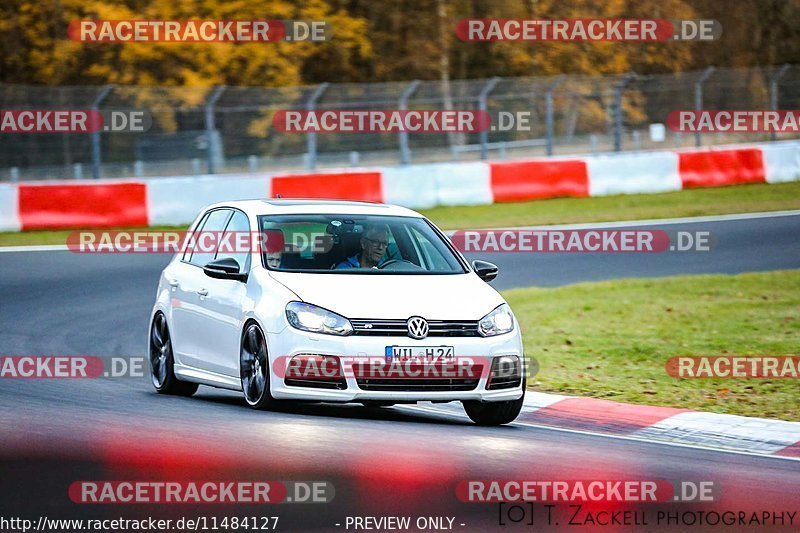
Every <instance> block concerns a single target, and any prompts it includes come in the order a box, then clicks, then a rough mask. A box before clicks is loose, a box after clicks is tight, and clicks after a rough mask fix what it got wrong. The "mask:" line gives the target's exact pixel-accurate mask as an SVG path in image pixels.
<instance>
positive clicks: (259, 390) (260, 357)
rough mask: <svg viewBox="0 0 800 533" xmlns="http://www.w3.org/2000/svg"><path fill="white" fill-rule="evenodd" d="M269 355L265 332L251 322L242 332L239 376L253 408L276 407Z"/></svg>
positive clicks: (245, 397)
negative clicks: (272, 390) (270, 377)
mask: <svg viewBox="0 0 800 533" xmlns="http://www.w3.org/2000/svg"><path fill="white" fill-rule="evenodd" d="M269 374H270V372H269V356H268V354H267V341H266V338H265V337H264V332H263V331H262V330H261V328H260V327H259V326H258V324H256V323H255V322H251V323H249V324H248V325H247V327H245V328H244V332H243V333H242V343H241V349H240V350H239V376H240V378H241V381H242V392H243V394H244V400H245V402H247V405H248V406H250V407H251V408H253V409H260V410H264V409H274V408H275V407H277V404H278V401H277V400H276V399H275V398H273V397H272V394H270V391H269Z"/></svg>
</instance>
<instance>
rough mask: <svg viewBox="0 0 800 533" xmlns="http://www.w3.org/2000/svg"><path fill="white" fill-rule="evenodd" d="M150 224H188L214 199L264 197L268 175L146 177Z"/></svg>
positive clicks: (266, 192) (267, 184)
mask: <svg viewBox="0 0 800 533" xmlns="http://www.w3.org/2000/svg"><path fill="white" fill-rule="evenodd" d="M146 186H147V212H148V214H149V221H148V222H149V224H150V225H152V226H156V225H171V224H186V223H189V222H191V221H192V220H194V218H195V217H196V216H197V214H198V213H199V212H200V210H201V209H202V208H203V207H204V206H207V205H209V204H213V203H215V202H225V201H230V200H248V199H251V198H264V197H266V196H267V195H268V194H269V178H268V177H265V176H256V177H253V176H252V175H250V176H247V175H244V176H243V175H226V176H225V177H224V178H220V177H219V176H208V177H194V176H186V177H178V178H154V179H148V180H147V181H146Z"/></svg>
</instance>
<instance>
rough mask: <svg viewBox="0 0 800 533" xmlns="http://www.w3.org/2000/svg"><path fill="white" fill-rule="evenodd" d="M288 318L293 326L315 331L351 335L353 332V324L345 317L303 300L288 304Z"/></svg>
mask: <svg viewBox="0 0 800 533" xmlns="http://www.w3.org/2000/svg"><path fill="white" fill-rule="evenodd" d="M286 319H287V320H288V321H289V324H291V325H292V326H293V327H295V328H297V329H301V330H303V331H311V332H313V333H327V334H328V335H349V334H350V333H352V332H353V326H352V325H351V324H350V321H349V320H347V319H346V318H345V317H343V316H341V315H337V314H336V313H333V312H331V311H328V310H327V309H323V308H321V307H317V306H316V305H311V304H306V303H303V302H289V303H288V304H286Z"/></svg>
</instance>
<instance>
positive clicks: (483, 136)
mask: <svg viewBox="0 0 800 533" xmlns="http://www.w3.org/2000/svg"><path fill="white" fill-rule="evenodd" d="M499 81H500V78H498V77H497V76H495V77H494V78H492V79H490V80H489V81H487V82H486V85H484V86H483V88H482V89H481V92H480V94H479V95H478V110H479V111H487V110H488V109H489V103H488V102H487V99H488V98H489V93H490V92H492V91H493V90H494V88H495V86H497V83H498V82H499ZM478 138H479V139H480V143H481V160H484V159H487V158H488V157H489V147H488V146H487V145H488V144H489V126H488V125H487V127H486V129H484V130H483V131H481V132H479V133H478Z"/></svg>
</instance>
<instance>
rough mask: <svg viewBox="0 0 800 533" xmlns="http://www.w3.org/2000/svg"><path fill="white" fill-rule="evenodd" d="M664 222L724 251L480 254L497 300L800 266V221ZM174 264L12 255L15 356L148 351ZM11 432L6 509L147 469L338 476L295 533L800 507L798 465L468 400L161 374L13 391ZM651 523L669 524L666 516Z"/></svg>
mask: <svg viewBox="0 0 800 533" xmlns="http://www.w3.org/2000/svg"><path fill="white" fill-rule="evenodd" d="M632 227H637V226H636V225H632ZM649 228H651V229H669V230H670V231H672V230H677V229H680V230H687V231H690V230H702V231H710V232H711V233H712V241H713V249H712V251H710V252H703V253H700V252H694V253H674V252H665V253H661V254H599V253H593V254H575V253H571V254H535V255H534V254H482V255H481V258H484V259H486V260H489V261H493V262H495V263H497V264H498V265H499V266H500V270H501V272H500V276H499V277H498V279H497V280H496V282H495V283H494V286H495V287H497V288H498V289H505V288H509V287H520V286H531V285H540V286H553V285H563V284H569V283H574V282H579V281H594V280H601V279H611V278H626V277H645V276H667V275H674V274H697V273H738V272H748V271H765V270H774V269H793V268H800V247H798V237H800V216H798V215H792V216H780V217H770V218H755V219H742V220H722V221H714V222H701V223H698V222H687V223H682V224H674V225H669V227H667V226H666V225H665V226H663V227H662V226H649ZM476 257H477V256H475V257H471V258H476ZM167 261H168V257H167V256H159V255H136V254H128V255H124V254H123V255H109V254H105V255H79V254H72V253H70V252H65V251H57V252H22V253H17V252H10V253H1V254H0V324H2V330H1V331H0V355H100V356H141V355H145V348H146V344H145V341H146V330H147V325H148V324H147V321H148V315H149V312H150V309H151V307H152V304H153V298H154V295H155V289H156V283H157V280H158V274H159V272H160V270H161V269H162V268H163V266H164V265H165V264H166V262H167ZM0 428H3V429H2V430H0V476H2V480H3V484H2V485H0V486H2V487H3V488H2V491H1V492H0V496H3V498H1V499H0V512H2V514H3V515H9V514H12V512H17V513H22V512H28V513H32V514H36V513H40V512H49V511H52V512H55V513H59V512H61V513H63V514H65V515H66V516H64V517H65V518H69V517H70V516H69V514H70V513H74V512H75V509H74V507H75V506H74V505H72V504H71V503H70V502H68V501H66V502H65V501H64V500H65V498H63V494H64V491H65V490H66V489H65V488H64V486H65V485H64V483H66V484H67V485H68V483H67V482H68V481H71V480H75V479H103V478H104V476H105V477H107V476H109V475H116V476H118V477H120V476H122V475H131V474H130V472H131V468H133V467H134V466H135V467H136V472H137V473H138V474H141V475H157V474H162V475H163V474H164V472H167V473H169V474H172V475H177V474H176V472H178V471H179V470H180V472H181V473H180V475H183V476H186V475H189V474H192V473H193V472H194V473H195V475H200V476H201V477H203V478H209V477H213V475H214V474H216V475H218V476H219V475H224V474H222V473H221V472H228V473H230V472H238V471H240V470H244V471H248V472H250V473H251V474H252V473H254V472H255V473H258V475H259V476H260V477H261V478H264V479H289V478H298V479H299V478H304V479H311V478H315V479H330V480H333V481H334V483H337V484H338V485H337V487H338V492H337V500H335V501H336V502H337V503H336V505H334V506H332V507H331V506H327V507H326V508H325V509H324V510H323V509H321V508H316V509H318V511H313V512H309V511H308V510H303V512H300V510H299V507H304V506H298V509H297V511H296V512H295V511H293V510H292V511H291V512H290V511H287V510H286V509H284V508H280V509H278V508H277V507H276V508H274V512H276V513H279V514H280V513H285V514H286V516H287V517H288V519H289V523H284V525H285V527H286V528H291V526H292V524H293V525H294V527H301V526H302V527H303V528H304V529H311V528H312V527H313V528H321V529H331V530H334V529H340V528H338V527H336V526H335V525H334V523H335V522H337V521H339V520H341V519H343V518H344V515H346V514H348V513H350V514H354V513H355V514H358V513H362V514H363V511H364V509H366V508H369V509H370V510H371V511H374V512H381V513H389V512H391V513H406V514H408V513H412V514H413V515H414V516H416V513H423V512H424V513H432V512H441V513H446V512H449V513H451V514H452V515H454V516H456V521H457V523H458V522H459V521H461V522H463V523H465V526H463V527H461V528H460V529H463V530H477V529H480V528H484V527H487V526H491V525H495V527H496V524H497V520H498V509H497V507H496V506H494V507H490V506H488V504H483V505H475V504H472V505H469V504H460V503H459V502H457V501H456V500H455V498H454V496H453V494H454V484H455V483H456V482H458V481H459V480H463V479H490V478H491V479H504V478H505V479H511V478H516V479H593V478H594V479H666V480H713V481H716V482H718V483H719V484H720V486H721V490H722V499H721V501H719V502H715V503H713V504H669V505H672V507H669V505H667V507H669V509H672V510H676V509H678V510H681V511H684V510H693V509H706V510H707V509H716V510H719V511H723V510H734V511H739V510H753V511H758V512H762V511H781V510H789V511H792V510H797V503H798V499H797V495H798V494H800V475H798V474H800V462H798V461H792V460H787V459H780V458H772V457H756V456H750V455H741V454H735V453H729V452H722V451H715V450H704V449H696V448H688V447H680V446H671V445H665V444H658V443H648V442H636V441H629V440H622V439H616V438H613V437H603V436H597V435H589V434H581V433H575V432H564V431H559V430H558V429H550V428H541V427H534V426H529V425H526V424H511V425H510V426H508V427H502V428H481V427H477V426H474V425H471V424H470V423H469V421H468V419H467V418H466V416H465V415H464V414H463V411H461V410H460V406H458V405H457V404H447V405H444V406H437V407H436V408H430V409H429V408H426V405H425V404H422V405H420V406H397V407H394V408H388V409H366V408H363V407H361V406H357V405H321V404H320V405H303V406H298V407H295V408H291V409H288V410H286V411H283V412H255V411H252V410H249V409H247V408H246V407H245V406H244V404H243V402H242V401H241V400H240V398H239V395H237V394H235V393H232V392H227V391H221V390H216V389H212V388H208V387H201V388H200V390H199V392H198V393H197V394H196V396H195V397H194V398H189V399H186V398H175V397H164V396H159V395H156V394H155V393H154V391H153V390H152V387H151V385H150V383H149V381H148V379H147V378H120V379H111V378H108V379H106V378H102V379H89V380H24V379H15V380H11V379H3V380H2V381H0ZM203 454H205V455H203ZM209 461H212V463H213V464H212V463H209ZM167 463H169V464H170V465H173V468H172V470H170V468H168V467H166V466H164V465H165V464H167ZM175 464H177V465H179V466H175ZM132 465H133V466H132ZM152 465H156V466H152ZM159 465H160V466H159ZM228 467H230V468H228ZM223 468H228V469H227V470H224V469H223ZM181 469H182V470H181ZM31 472H33V473H35V474H36V475H35V476H33V474H31ZM143 473H144V474H143ZM32 476H33V477H32ZM204 476H205V477H204ZM35 480H38V481H35ZM59 495H60V496H61V497H60V498H59ZM288 507H289V506H287V508H288ZM667 507H663V508H664V509H666V508H667ZM82 509H83V510H82V511H81V512H90V511H87V510H86V509H85V506H84V508H82ZM556 511H557V512H558V513H563V514H562V515H561V516H562V517H563V520H564V522H566V521H567V520H568V517H569V515H570V514H571V510H570V509H568V508H567V507H564V508H563V509H562V508H559V509H557V510H556ZM539 512H542V511H541V510H540V511H539ZM648 512H652V513H653V514H652V517H651V520H653V521H654V520H655V512H656V508H653V507H651V508H649V509H648ZM540 520H541V518H540ZM292 521H296V522H292ZM540 523H541V522H540ZM798 523H800V516H796V517H795V522H794V524H795V525H796V524H798ZM551 525H552V524H551ZM674 527H676V529H675V530H676V531H677V530H684V529H685V525H684V526H681V525H675V526H674ZM457 529H458V528H457ZM701 529H702V528H701ZM738 529H739V528H733V529H730V528H728V530H738Z"/></svg>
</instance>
